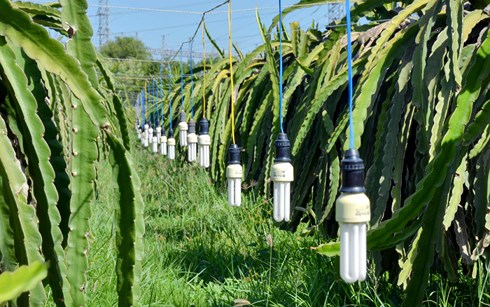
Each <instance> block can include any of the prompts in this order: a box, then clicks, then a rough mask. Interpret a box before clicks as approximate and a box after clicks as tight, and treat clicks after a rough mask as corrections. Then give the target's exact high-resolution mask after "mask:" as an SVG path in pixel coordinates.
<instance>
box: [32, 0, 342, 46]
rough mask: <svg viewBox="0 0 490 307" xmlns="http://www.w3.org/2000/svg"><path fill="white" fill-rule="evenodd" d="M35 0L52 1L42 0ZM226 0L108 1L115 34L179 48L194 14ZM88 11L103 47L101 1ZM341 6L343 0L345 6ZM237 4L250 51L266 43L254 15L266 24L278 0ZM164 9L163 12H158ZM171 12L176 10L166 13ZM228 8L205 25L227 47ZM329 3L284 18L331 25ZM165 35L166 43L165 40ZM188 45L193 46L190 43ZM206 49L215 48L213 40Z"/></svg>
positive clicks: (238, 29)
mask: <svg viewBox="0 0 490 307" xmlns="http://www.w3.org/2000/svg"><path fill="white" fill-rule="evenodd" d="M35 2H47V1H46V0H39V1H35ZM297 2H299V0H283V2H282V6H283V9H284V8H286V7H288V6H291V5H294V4H296V3H297ZM220 3H223V0H180V1H175V0H118V1H116V0H109V1H108V6H109V13H110V15H109V16H110V17H109V28H110V33H111V38H114V37H116V36H136V37H138V38H139V39H141V40H142V41H143V42H144V43H145V44H146V46H147V47H150V48H155V49H158V48H162V46H163V45H165V47H166V48H169V49H178V48H179V46H180V44H181V43H182V42H183V41H187V40H188V39H189V38H190V37H191V36H192V35H193V33H194V31H195V29H196V27H197V24H198V23H199V21H200V19H201V15H198V14H191V13H190V12H188V11H192V12H202V11H205V10H208V9H210V8H212V7H214V6H216V5H218V4H220ZM88 4H89V11H88V15H89V17H90V19H91V21H92V27H93V28H94V43H95V44H96V45H98V36H97V30H98V18H97V10H98V8H99V7H98V5H99V1H98V0H88ZM340 6H342V4H340ZM232 7H233V11H234V12H233V41H234V42H235V43H236V44H237V45H238V47H239V48H240V49H241V50H242V51H244V52H247V51H250V50H252V49H253V48H254V47H255V46H257V45H258V44H260V43H261V38H260V34H259V32H258V26H257V23H256V18H255V8H258V10H259V13H260V16H261V18H262V22H263V23H265V24H266V25H267V26H268V25H269V24H270V22H271V20H272V18H273V17H274V16H275V15H277V14H278V1H277V0H234V1H233V2H232ZM158 10H162V11H158ZM163 10H172V11H175V12H165V11H163ZM226 10H227V6H226V5H225V6H223V7H221V8H219V9H217V10H216V11H215V13H214V14H209V15H206V26H207V28H208V30H209V31H210V33H211V35H212V37H213V38H215V40H216V41H217V43H218V44H219V45H220V46H221V47H222V48H225V49H226V50H227V44H228V43H227V42H228V29H227V25H228V21H227V12H226ZM327 16H328V6H327V5H323V6H315V7H307V8H302V9H301V10H298V11H296V12H293V13H291V14H290V15H288V16H287V17H286V18H285V23H286V24H289V23H290V22H291V21H299V22H300V24H301V27H302V28H307V27H308V26H309V25H311V22H312V21H313V20H314V21H315V22H316V23H317V24H319V25H320V26H321V27H323V26H325V24H326V23H327V18H328V17H327ZM163 36H165V38H164V42H163ZM187 48H188V47H187ZM207 48H210V49H211V48H212V47H211V45H210V44H208V45H207ZM193 49H194V50H195V51H201V50H202V43H201V35H200V33H199V35H198V36H197V41H196V42H195V43H194V44H193Z"/></svg>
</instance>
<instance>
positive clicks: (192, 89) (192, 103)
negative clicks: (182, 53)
mask: <svg viewBox="0 0 490 307" xmlns="http://www.w3.org/2000/svg"><path fill="white" fill-rule="evenodd" d="M192 42H193V41H190V45H191V46H190V56H189V60H190V69H191V106H192V118H194V71H193V70H192Z"/></svg>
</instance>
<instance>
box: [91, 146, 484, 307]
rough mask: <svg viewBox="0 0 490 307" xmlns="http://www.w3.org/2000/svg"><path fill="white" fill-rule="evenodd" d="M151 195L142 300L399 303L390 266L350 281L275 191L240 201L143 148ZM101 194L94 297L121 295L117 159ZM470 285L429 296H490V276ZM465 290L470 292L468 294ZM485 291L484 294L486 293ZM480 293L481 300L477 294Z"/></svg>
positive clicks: (107, 301) (448, 302)
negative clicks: (286, 215)
mask: <svg viewBox="0 0 490 307" xmlns="http://www.w3.org/2000/svg"><path fill="white" fill-rule="evenodd" d="M135 152H136V153H137V154H138V156H137V157H136V165H137V168H138V170H139V174H140V177H141V182H142V193H143V197H144V200H145V206H146V207H145V223H146V233H145V238H144V239H145V257H144V260H143V276H142V283H141V293H142V297H141V301H140V303H141V305H143V306H233V305H235V306H239V305H240V304H251V305H256V306H361V305H363V306H398V305H400V303H401V301H402V300H403V294H402V291H401V290H400V289H399V288H398V287H396V286H394V285H393V281H392V280H389V278H387V277H386V275H383V276H381V277H379V278H375V277H374V273H373V272H369V277H368V280H367V281H366V282H363V283H360V284H354V285H346V284H345V283H343V282H342V281H341V280H340V278H339V276H338V273H337V272H338V263H337V261H338V260H337V259H336V258H333V259H332V258H326V257H324V256H321V255H319V254H317V253H316V252H314V251H312V250H311V249H310V247H312V246H317V245H319V244H320V243H324V242H325V239H324V238H321V237H320V235H318V234H314V235H312V236H306V237H302V236H300V233H301V229H298V231H297V232H296V233H291V232H288V231H284V230H281V229H280V228H279V227H277V226H278V225H276V224H275V223H274V222H273V221H272V218H271V208H272V206H271V204H270V203H269V201H267V200H265V199H263V198H261V197H255V196H254V193H247V194H246V195H244V197H243V203H242V206H241V207H238V208H232V207H228V205H227V199H226V193H225V191H224V190H220V189H219V188H216V187H215V186H214V185H213V183H212V182H210V180H209V177H208V176H207V174H206V172H205V171H204V170H202V169H200V168H199V167H197V166H196V165H189V164H187V163H184V162H178V161H173V162H172V161H168V160H167V159H165V158H163V157H162V156H155V155H152V154H151V153H149V152H146V151H142V150H141V149H140V148H139V149H136V150H135ZM99 176H100V183H101V185H100V186H99V187H98V188H99V191H98V202H97V204H96V205H95V206H94V209H93V215H94V216H93V218H92V230H93V233H92V236H91V238H92V240H91V253H90V259H89V261H90V263H91V266H90V271H89V272H88V277H89V284H88V285H87V288H86V289H87V290H86V291H87V296H88V299H89V301H88V304H87V305H88V306H111V305H116V304H117V298H116V294H115V284H116V277H115V272H114V267H115V257H114V254H115V248H114V242H113V239H112V237H113V225H112V224H111V221H112V218H111V217H112V214H113V213H112V212H113V208H112V207H111V198H112V195H111V189H112V187H111V186H110V185H104V184H102V183H109V182H111V180H110V178H109V176H111V174H110V167H109V166H108V165H105V164H103V165H101V167H100V174H99ZM471 282H474V283H475V286H474V290H473V291H472V292H471V293H464V291H463V292H462V291H454V290H451V284H449V283H448V282H447V281H445V280H442V279H440V280H438V281H436V282H433V283H431V285H430V287H429V289H428V292H427V293H428V294H427V299H426V300H425V305H431V306H440V305H441V304H442V305H443V306H452V304H453V303H455V305H458V306H459V305H461V304H463V303H464V302H468V300H469V299H470V298H471V297H472V295H474V296H475V297H476V301H477V302H478V301H480V302H482V301H486V302H488V301H489V297H488V294H485V293H489V291H488V283H487V281H486V277H485V278H484V279H481V281H480V282H479V283H478V286H477V281H476V280H474V279H470V281H468V280H464V281H463V285H464V286H465V287H468V285H470V286H472V285H471ZM461 295H462V297H461ZM478 295H480V297H481V300H478ZM473 301H474V300H473Z"/></svg>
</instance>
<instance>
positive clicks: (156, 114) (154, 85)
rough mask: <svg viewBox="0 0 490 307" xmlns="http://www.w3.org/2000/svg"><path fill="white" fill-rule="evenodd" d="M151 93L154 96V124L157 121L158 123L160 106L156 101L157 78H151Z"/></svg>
mask: <svg viewBox="0 0 490 307" xmlns="http://www.w3.org/2000/svg"><path fill="white" fill-rule="evenodd" d="M153 95H154V96H155V124H156V123H158V124H159V125H160V108H159V103H160V102H159V101H158V83H157V79H156V78H155V79H153Z"/></svg>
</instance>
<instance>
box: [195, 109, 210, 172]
mask: <svg viewBox="0 0 490 307" xmlns="http://www.w3.org/2000/svg"><path fill="white" fill-rule="evenodd" d="M197 141H198V145H199V165H200V166H202V167H204V168H208V167H209V146H210V145H211V138H210V137H209V122H208V120H207V119H205V118H203V119H201V120H200V121H199V137H198V139H197Z"/></svg>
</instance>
